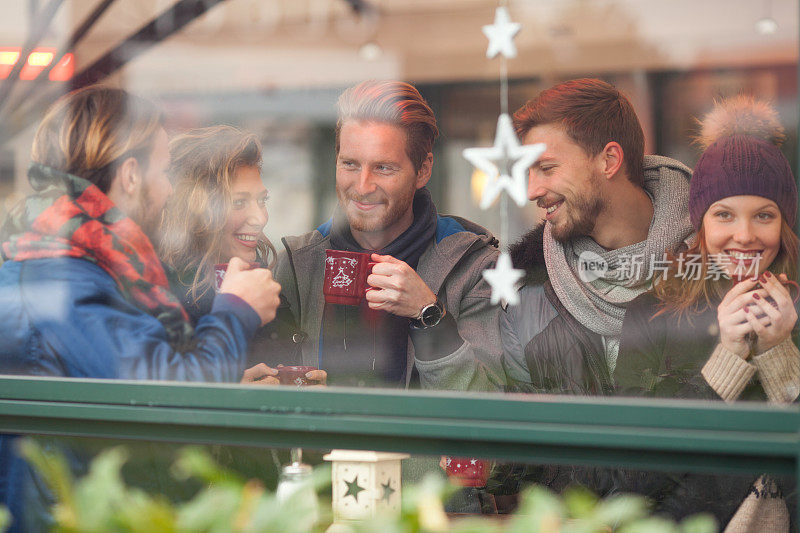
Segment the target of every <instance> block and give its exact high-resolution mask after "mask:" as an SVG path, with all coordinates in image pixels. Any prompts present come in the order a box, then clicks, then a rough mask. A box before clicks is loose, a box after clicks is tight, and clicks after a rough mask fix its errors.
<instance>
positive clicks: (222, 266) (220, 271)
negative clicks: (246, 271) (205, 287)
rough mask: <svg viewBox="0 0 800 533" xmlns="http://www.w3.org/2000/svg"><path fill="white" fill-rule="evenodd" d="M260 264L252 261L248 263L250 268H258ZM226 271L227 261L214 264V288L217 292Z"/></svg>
mask: <svg viewBox="0 0 800 533" xmlns="http://www.w3.org/2000/svg"><path fill="white" fill-rule="evenodd" d="M260 267H261V264H260V263H258V262H256V261H253V262H251V263H250V268H260ZM227 271H228V263H217V264H216V265H214V290H216V291H217V292H219V289H220V287H222V281H223V280H224V279H225V273H226V272H227Z"/></svg>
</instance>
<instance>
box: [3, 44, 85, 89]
mask: <svg viewBox="0 0 800 533" xmlns="http://www.w3.org/2000/svg"><path fill="white" fill-rule="evenodd" d="M21 52H22V49H21V48H20V47H18V46H16V47H7V48H0V80H4V79H6V78H8V75H9V74H11V71H12V70H13V69H14V65H16V64H17V62H18V61H19V56H20V53H21ZM55 55H56V49H55V48H35V49H34V50H33V52H31V54H30V55H29V56H28V60H27V61H26V62H25V65H23V66H22V70H20V72H19V78H20V79H21V80H35V79H36V77H37V76H39V74H41V72H42V71H43V70H44V69H45V68H47V66H48V65H50V63H52V62H53V58H54V57H55ZM74 73H75V57H74V56H73V55H72V54H71V53H70V54H64V57H62V58H61V60H60V61H59V62H58V63H56V64H55V66H53V68H52V69H50V74H49V75H48V76H47V77H48V79H50V80H52V81H67V80H68V79H70V78H72V75H73V74H74Z"/></svg>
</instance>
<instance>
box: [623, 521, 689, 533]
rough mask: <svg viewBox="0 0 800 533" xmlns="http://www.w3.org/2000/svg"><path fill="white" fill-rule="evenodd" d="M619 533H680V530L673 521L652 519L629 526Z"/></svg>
mask: <svg viewBox="0 0 800 533" xmlns="http://www.w3.org/2000/svg"><path fill="white" fill-rule="evenodd" d="M619 533H679V530H678V526H676V525H675V523H674V522H673V521H671V520H666V519H664V518H658V517H651V518H646V519H643V520H637V521H636V522H633V523H631V524H627V525H625V526H624V527H622V528H621V529H620V530H619Z"/></svg>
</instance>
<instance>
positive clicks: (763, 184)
mask: <svg viewBox="0 0 800 533" xmlns="http://www.w3.org/2000/svg"><path fill="white" fill-rule="evenodd" d="M784 138H785V135H784V132H783V127H782V126H781V124H780V122H779V121H778V114H777V112H775V110H774V109H773V108H772V107H771V106H770V105H769V104H766V103H764V102H756V101H754V100H753V99H752V98H748V97H743V96H739V97H736V98H732V99H730V100H725V101H721V102H716V103H715V105H714V109H713V110H712V111H711V112H710V113H708V114H707V115H706V116H705V117H704V119H703V120H702V121H701V132H700V135H699V136H698V142H699V143H700V144H701V145H702V146H704V147H705V152H703V154H702V155H701V156H700V159H699V160H698V161H697V165H696V166H695V168H694V173H693V174H692V181H691V183H690V190H689V214H690V216H691V219H692V225H694V227H695V229H699V228H700V224H701V222H702V220H703V215H705V212H706V211H707V210H708V208H709V207H710V206H711V205H712V204H713V203H714V202H717V201H718V200H721V199H723V198H728V197H731V196H761V197H763V198H767V199H769V200H772V201H773V202H775V203H776V204H777V205H778V208H779V209H780V210H781V214H782V215H783V217H784V218H785V219H786V221H787V222H788V223H789V225H791V226H794V223H795V219H796V216H797V185H796V184H795V180H794V176H793V174H792V169H791V167H790V166H789V162H788V161H787V160H786V157H784V155H783V154H782V153H781V151H780V149H779V148H778V146H779V145H780V144H781V143H782V142H783V140H784Z"/></svg>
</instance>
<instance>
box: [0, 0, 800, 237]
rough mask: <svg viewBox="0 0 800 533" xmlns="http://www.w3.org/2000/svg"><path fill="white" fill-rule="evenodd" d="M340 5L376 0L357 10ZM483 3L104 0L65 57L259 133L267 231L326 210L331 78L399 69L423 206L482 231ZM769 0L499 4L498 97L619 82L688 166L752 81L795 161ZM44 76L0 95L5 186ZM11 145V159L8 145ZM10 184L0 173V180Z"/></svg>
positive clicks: (58, 35) (56, 41)
mask: <svg viewBox="0 0 800 533" xmlns="http://www.w3.org/2000/svg"><path fill="white" fill-rule="evenodd" d="M100 4H101V1H100V0H93V1H87V2H76V1H73V2H65V3H64V4H63V5H62V7H61V8H60V9H59V10H58V11H57V12H56V14H55V16H54V18H53V20H52V23H51V24H50V30H49V31H48V32H46V33H45V35H44V37H43V38H42V39H41V42H40V44H41V45H42V46H51V47H56V48H58V47H59V46H62V45H63V44H64V43H65V42H66V41H67V39H68V37H69V36H71V35H73V34H74V32H75V30H76V29H78V28H79V26H80V25H81V24H82V23H83V21H85V20H86V18H87V17H88V16H89V15H90V14H91V13H92V11H93V9H95V8H96V7H97V6H98V5H100ZM195 4H203V5H205V6H208V7H209V8H210V9H209V10H208V12H207V13H205V14H204V15H202V16H200V17H199V18H196V19H195V18H194V15H192V14H187V13H189V10H188V8H189V7H191V6H192V5H195ZM353 5H356V6H362V5H364V6H373V7H374V9H369V8H366V10H365V11H362V13H361V14H360V15H356V14H354V12H353V8H352V6H353ZM495 5H496V2H493V1H489V0H474V1H472V2H463V1H457V0H436V1H429V2H407V1H403V0H368V1H366V2H346V1H344V0H327V1H312V0H308V1H300V2H297V1H294V0H278V1H274V2H261V1H257V0H227V1H220V2H219V3H216V2H214V1H205V2H201V1H199V0H191V1H190V0H150V1H147V2H134V1H132V0H118V1H116V2H111V3H110V7H108V9H107V10H106V11H105V12H104V13H102V15H101V16H100V17H99V18H98V19H97V21H96V22H95V23H94V24H93V25H92V26H91V28H90V29H89V30H88V31H87V32H86V33H85V35H84V36H83V38H82V39H81V40H80V41H79V42H78V45H77V46H76V47H74V52H75V59H76V62H77V67H76V72H77V73H78V74H77V75H80V73H81V72H82V70H83V69H86V67H87V66H89V65H92V64H93V63H94V62H96V61H97V60H98V59H101V58H104V57H106V55H107V54H108V53H109V51H110V50H114V49H115V47H116V49H117V50H118V51H119V53H118V54H117V55H115V56H114V58H112V59H115V60H116V61H118V62H119V63H120V64H123V66H122V67H121V68H120V69H119V70H117V71H116V72H114V73H113V74H112V75H111V76H110V81H111V82H112V83H117V84H121V85H122V86H124V87H126V88H129V89H130V90H132V91H136V92H140V93H143V94H146V95H150V96H152V97H154V98H156V99H158V100H160V101H161V102H163V104H164V106H165V108H166V109H167V110H168V111H169V113H170V120H171V126H172V128H173V129H181V128H185V127H191V126H199V125H206V124H209V123H215V122H224V123H233V124H238V125H240V126H242V127H244V128H246V129H250V130H253V131H256V132H258V133H259V134H260V135H261V136H262V139H263V141H264V147H265V151H264V172H263V176H264V179H265V181H266V184H267V186H268V188H269V189H270V192H271V196H272V198H273V199H272V201H271V202H270V204H269V209H270V214H271V217H270V218H271V220H270V223H269V226H268V228H267V233H268V234H269V235H270V236H271V237H273V238H274V237H279V236H281V235H283V234H287V233H301V232H304V231H306V230H307V229H309V227H311V226H312V225H314V224H317V223H319V222H321V221H323V220H325V219H326V218H327V217H329V216H330V214H331V212H332V209H333V206H334V205H335V201H336V200H335V195H334V191H333V180H334V165H333V159H334V152H333V126H334V121H335V109H334V105H335V100H336V96H337V95H338V93H339V92H340V90H341V89H342V88H343V87H345V86H347V85H349V84H352V83H354V82H357V81H360V80H363V79H367V78H388V77H392V78H401V79H407V80H410V81H413V82H415V83H417V84H418V85H419V86H420V88H421V90H422V92H423V94H424V95H425V96H426V98H428V99H429V101H430V102H431V104H432V105H433V106H434V108H435V110H436V112H437V115H438V117H439V120H440V125H441V130H442V133H443V135H442V138H441V140H440V141H439V142H438V143H437V146H436V152H437V153H436V164H435V165H434V180H433V182H432V184H431V189H432V191H433V193H434V195H435V197H436V198H437V205H438V206H439V207H440V209H441V211H443V212H450V213H457V214H461V215H465V216H467V217H469V218H473V219H475V220H476V221H478V222H481V223H483V224H485V225H487V226H488V227H489V228H490V229H493V230H495V231H496V230H497V229H498V226H499V218H498V214H497V211H496V210H494V211H492V210H490V211H488V212H481V211H479V210H478V209H477V208H476V206H475V204H474V202H473V201H472V199H471V198H470V190H469V181H470V176H471V174H472V169H471V168H470V166H469V165H468V164H467V163H466V162H465V161H464V160H463V159H462V158H461V157H460V152H461V149H462V148H463V147H465V146H476V145H479V144H481V143H483V144H484V145H488V144H490V142H491V137H492V135H493V132H494V127H495V124H496V118H497V113H498V111H499V98H498V96H499V95H498V86H497V80H498V77H499V63H498V62H497V61H488V60H486V58H485V56H484V54H485V45H486V42H485V39H484V38H483V37H482V35H481V34H480V32H479V31H478V30H479V28H480V26H481V25H482V24H485V23H488V22H490V21H491V20H492V18H493V11H494V8H495ZM765 5H766V4H763V3H762V2H753V1H752V0H735V1H732V0H704V1H703V2H692V1H690V0H676V1H673V2H660V1H658V0H641V1H631V0H618V1H613V0H606V1H602V2H583V1H578V0H575V1H573V2H567V1H559V2H552V1H551V2H524V1H517V2H511V3H510V5H509V10H510V12H511V15H512V17H513V18H514V19H515V20H516V21H519V22H521V23H522V24H523V29H522V31H521V32H520V34H519V35H518V37H517V39H516V44H517V47H518V50H519V55H518V57H517V58H516V59H514V60H511V61H510V62H509V64H508V68H509V74H510V76H511V78H512V83H511V87H510V99H511V107H512V110H513V109H514V108H516V107H517V106H519V105H520V104H521V103H523V102H524V101H525V100H526V99H527V98H529V97H531V96H533V95H534V94H536V92H537V91H539V90H541V89H542V88H544V87H546V86H549V85H551V84H552V83H554V82H556V81H559V80H562V79H566V78H571V77H577V76H601V77H604V78H606V79H608V80H610V81H612V82H614V83H616V84H617V85H618V86H620V87H621V88H623V89H624V90H625V91H626V92H627V93H628V94H629V95H630V96H631V97H632V100H633V101H634V104H635V105H636V107H637V110H638V112H639V114H640V117H641V120H642V122H643V126H644V128H645V134H646V137H647V143H648V151H652V152H661V153H664V154H665V155H670V156H673V157H677V158H678V159H681V160H684V161H685V162H687V163H689V164H691V163H693V162H694V160H695V158H696V151H695V150H694V148H693V147H692V146H691V145H690V144H689V142H688V135H689V133H690V131H691V130H692V128H693V127H694V123H693V122H692V117H694V116H696V115H698V114H700V113H703V112H705V111H706V110H708V108H709V107H710V105H711V101H712V99H713V98H714V97H717V96H721V95H727V94H733V93H737V92H740V91H744V92H752V93H754V94H756V95H758V96H760V97H764V98H768V99H771V100H773V101H774V103H775V104H776V105H777V107H778V109H779V111H780V112H781V115H782V119H783V121H784V124H785V125H786V126H787V130H788V132H789V142H788V143H787V148H786V153H787V156H789V158H790V161H792V162H793V163H796V151H797V149H796V146H797V134H796V131H797V122H798V116H797V114H798V111H797V104H796V102H797V58H798V5H797V2H795V1H792V0H774V1H772V2H771V3H769V6H768V7H769V9H770V10H771V12H769V13H766V12H765V7H764V6H765ZM0 11H2V14H3V16H2V17H0V30H2V31H1V32H0V33H2V35H4V38H6V39H9V40H10V41H11V42H8V43H0V44H2V45H8V46H13V45H17V46H21V45H22V44H23V43H24V42H25V41H26V40H27V38H28V37H29V36H30V29H31V21H32V20H33V19H32V17H31V15H30V13H29V12H28V11H29V10H28V9H26V8H25V3H24V2H11V3H9V2H6V3H4V5H3V7H2V8H0ZM40 12H41V9H40ZM723 14H724V16H723ZM157 15H158V17H156V16H157ZM765 16H769V17H771V18H772V19H774V20H775V21H777V22H778V25H777V29H776V30H775V32H774V33H772V34H769V33H759V32H758V31H756V22H757V21H759V20H760V19H763V18H764V17H765ZM154 17H156V18H154ZM151 22H152V24H151V26H149V27H148V26H147V24H148V23H151ZM178 23H180V27H179V28H178V29H177V31H175V32H174V33H171V32H172V30H175V29H176V28H175V27H174V26H175V25H176V24H178ZM762 26H763V24H762ZM148 28H149V29H148ZM145 30H147V31H145ZM137 35H138V36H137ZM132 36H137V37H136V38H132ZM121 43H122V46H120V44H121ZM128 58H130V59H128ZM54 84H55V82H51V83H36V82H31V81H20V82H19V83H17V84H16V85H15V87H14V90H13V91H12V94H11V95H10V98H9V100H8V102H7V103H6V105H5V106H4V108H3V109H0V114H2V116H6V114H7V113H9V110H11V111H13V112H14V113H15V116H16V119H19V116H20V115H23V113H22V112H23V111H25V109H26V106H27V105H28V104H34V105H33V106H32V107H33V110H32V111H31V112H30V113H28V114H27V115H24V117H26V118H29V119H30V120H27V121H26V120H21V121H20V120H2V117H0V133H2V135H0V137H2V138H4V139H9V138H10V140H7V141H6V143H5V144H6V146H5V150H6V151H4V152H3V154H4V155H3V157H2V162H0V164H2V165H3V168H6V167H7V166H8V161H13V165H14V166H15V175H16V183H17V185H16V188H17V190H24V188H25V180H24V170H25V168H26V166H27V161H28V154H29V149H30V142H31V135H32V131H33V130H32V128H33V127H34V126H35V123H36V122H37V120H38V117H39V116H40V114H41V108H42V107H43V106H44V105H46V104H48V103H49V102H50V101H52V98H53V97H54V96H55V95H56V94H57V93H58V90H56V92H55V93H44V92H43V90H46V89H51V88H53V87H56V88H57V89H58V84H55V85H54ZM64 85H65V84H62V87H63V88H64V89H66V87H65V86H64ZM2 90H3V89H0V91H2ZM37 94H43V95H44V97H42V98H41V99H37V98H35V96H36V95H37ZM37 106H38V107H37ZM8 150H10V151H12V152H13V155H14V157H12V158H9V157H6V155H5V154H7V153H9V152H8ZM3 173H4V175H5V174H6V172H5V171H4V172H3ZM10 192H11V187H5V188H3V189H2V190H0V194H2V195H7V194H9V193H10ZM513 213H514V216H513V217H512V221H511V224H512V228H511V229H512V235H517V234H519V233H520V232H521V231H522V230H523V229H524V228H525V227H528V226H530V224H531V223H532V221H533V220H535V219H536V217H537V213H536V210H535V208H533V207H527V208H525V209H517V208H516V207H515V208H513Z"/></svg>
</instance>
